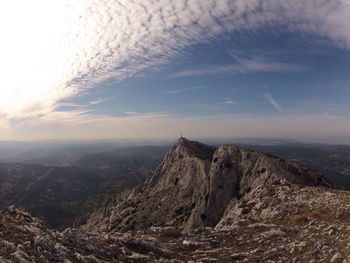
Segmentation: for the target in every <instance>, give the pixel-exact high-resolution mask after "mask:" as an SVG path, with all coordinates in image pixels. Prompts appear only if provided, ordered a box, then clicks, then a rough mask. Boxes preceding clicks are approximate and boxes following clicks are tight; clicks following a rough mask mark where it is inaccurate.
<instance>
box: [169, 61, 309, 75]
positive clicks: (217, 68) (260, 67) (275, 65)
mask: <svg viewBox="0 0 350 263" xmlns="http://www.w3.org/2000/svg"><path fill="white" fill-rule="evenodd" d="M237 61H238V63H237V64H230V65H225V66H221V65H212V66H207V67H205V68H199V69H189V70H184V71H179V72H176V73H174V74H171V77H173V78H180V77H188V76H200V75H218V74H235V73H248V72H301V71H305V70H306V67H305V66H303V65H298V64H293V63H285V62H274V61H268V60H266V59H264V58H261V57H259V58H254V59H243V58H240V59H239V60H238V59H237Z"/></svg>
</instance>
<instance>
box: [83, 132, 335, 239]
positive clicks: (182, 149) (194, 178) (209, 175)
mask: <svg viewBox="0 0 350 263" xmlns="http://www.w3.org/2000/svg"><path fill="white" fill-rule="evenodd" d="M314 184H317V185H322V186H325V187H332V186H333V185H332V183H331V182H329V181H328V180H327V179H326V178H325V177H324V176H323V175H321V174H320V173H318V172H317V171H314V170H310V169H307V168H305V167H302V166H300V165H298V164H295V163H292V162H288V161H285V160H283V159H279V158H276V157H273V156H270V155H266V154H262V153H258V152H254V151H251V150H248V149H244V148H241V147H238V146H229V145H224V146H220V147H219V148H214V147H211V146H207V145H204V144H201V143H198V142H193V141H189V140H187V139H185V138H181V139H179V140H178V141H177V142H176V144H175V145H174V147H173V148H172V150H171V151H170V152H169V153H168V154H167V155H166V157H165V159H164V161H163V162H162V164H161V165H160V166H159V167H158V168H157V170H156V173H155V175H154V176H152V177H150V178H149V179H148V180H146V182H145V183H144V184H143V185H142V186H140V187H138V188H135V189H134V190H133V191H131V192H130V193H126V194H125V195H124V196H118V197H117V198H116V199H115V200H114V201H112V202H110V203H109V205H108V206H107V207H106V208H102V209H100V210H99V211H97V212H96V213H94V214H93V215H92V216H91V217H90V219H89V220H88V222H87V224H86V225H85V226H83V227H82V229H84V230H88V231H92V232H95V231H96V232H100V231H118V230H122V231H126V230H130V229H144V228H148V227H151V226H176V227H181V228H184V230H185V231H187V232H190V231H193V230H195V229H198V228H203V227H207V226H209V227H215V226H216V225H217V224H218V223H219V222H220V221H221V220H222V219H223V215H227V214H230V212H229V211H228V210H230V209H234V208H235V204H237V203H238V202H239V201H240V200H244V198H250V197H251V198H252V197H253V196H255V195H256V194H257V193H260V192H261V189H264V190H265V191H266V189H268V188H271V187H274V186H276V187H277V186H281V185H293V186H295V187H297V186H312V185H314Z"/></svg>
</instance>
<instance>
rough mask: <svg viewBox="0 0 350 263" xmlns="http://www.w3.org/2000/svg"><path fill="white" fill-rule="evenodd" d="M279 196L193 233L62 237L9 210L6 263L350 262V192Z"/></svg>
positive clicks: (3, 221)
mask: <svg viewBox="0 0 350 263" xmlns="http://www.w3.org/2000/svg"><path fill="white" fill-rule="evenodd" d="M286 188H287V189H286ZM274 190H275V191H271V192H270V194H269V195H268V196H266V198H261V199H259V200H254V201H251V202H244V200H242V201H241V202H240V204H237V208H236V212H237V214H236V219H234V220H232V221H229V220H231V219H230V216H232V215H225V218H226V220H223V221H222V223H221V225H218V226H217V227H216V229H215V228H209V227H206V228H204V229H200V230H197V231H194V232H192V233H182V232H181V229H178V228H173V227H165V228H164V227H151V228H150V229H147V230H142V231H141V230H139V231H129V232H126V233H120V232H113V233H108V232H104V233H99V234H96V233H95V234H84V233H82V232H81V231H79V230H77V229H66V230H65V231H63V232H58V231H53V230H50V229H47V228H46V227H45V226H44V225H43V224H42V223H41V221H40V220H38V219H36V218H33V217H32V216H30V215H29V214H28V213H26V212H23V211H21V210H18V209H15V208H14V207H10V208H9V209H7V210H5V211H3V212H1V213H0V262H6V263H7V262H20V263H27V262H64V263H69V262H81V263H85V262H88V263H90V262H91V263H97V262H188V263H189V262H307V263H313V262H325V263H328V262H342V263H345V262H350V213H349V211H350V193H349V192H342V191H336V190H329V189H324V188H315V187H295V186H278V187H277V188H275V189H274ZM288 191H289V192H288ZM285 193H288V194H287V195H286V194H285ZM267 204H269V205H268V206H267Z"/></svg>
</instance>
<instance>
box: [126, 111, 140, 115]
mask: <svg viewBox="0 0 350 263" xmlns="http://www.w3.org/2000/svg"><path fill="white" fill-rule="evenodd" d="M125 113H126V114H128V115H138V114H139V113H138V112H135V111H126V112H125Z"/></svg>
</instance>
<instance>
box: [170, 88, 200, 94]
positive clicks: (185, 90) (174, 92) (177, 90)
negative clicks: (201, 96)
mask: <svg viewBox="0 0 350 263" xmlns="http://www.w3.org/2000/svg"><path fill="white" fill-rule="evenodd" d="M198 89H204V87H193V88H184V89H173V90H168V91H166V92H165V93H166V94H176V93H182V92H187V91H192V90H198Z"/></svg>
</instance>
